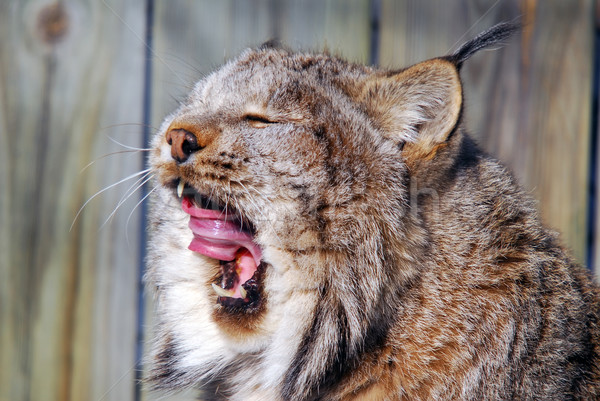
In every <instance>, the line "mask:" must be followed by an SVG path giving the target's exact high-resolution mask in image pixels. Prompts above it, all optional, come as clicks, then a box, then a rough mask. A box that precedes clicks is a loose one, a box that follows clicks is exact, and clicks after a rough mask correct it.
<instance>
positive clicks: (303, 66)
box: [147, 24, 600, 401]
mask: <svg viewBox="0 0 600 401" xmlns="http://www.w3.org/2000/svg"><path fill="white" fill-rule="evenodd" d="M514 30H515V27H514V26H513V25H510V24H503V25H499V26H496V27H494V28H492V29H491V30H489V31H487V32H485V33H484V34H482V35H480V36H478V37H477V38H476V39H474V40H473V41H471V42H469V43H467V44H465V45H464V46H463V47H462V48H461V49H460V50H459V51H458V52H457V53H455V54H453V55H451V56H447V57H442V58H438V59H433V60H429V61H425V62H423V63H420V64H417V65H415V66H412V67H409V68H407V69H403V70H399V71H388V70H383V69H378V68H375V67H366V66H361V65H354V64H351V63H348V62H346V61H343V60H340V59H338V58H335V57H332V56H330V55H327V54H305V53H293V52H290V51H287V50H284V49H281V48H278V47H273V46H265V47H262V48H259V49H256V50H248V51H246V52H244V53H243V54H242V55H240V56H239V57H238V58H236V59H234V60H232V61H231V62H229V63H228V64H226V65H225V66H223V67H222V68H221V69H219V70H217V71H216V72H214V73H213V74H211V75H209V76H208V77H206V78H205V79H203V80H201V81H200V82H199V83H198V84H197V85H196V87H195V88H194V90H193V91H192V92H191V94H190V95H189V97H188V99H187V100H186V101H185V102H183V104H182V105H181V106H180V107H179V109H178V110H177V111H175V112H174V113H173V114H172V115H170V116H169V117H167V118H166V120H165V122H164V123H163V125H162V127H161V129H160V131H159V133H158V134H157V135H156V137H155V139H154V145H153V147H154V150H153V153H152V156H151V163H152V166H153V170H154V172H155V173H156V176H157V178H158V183H157V188H156V190H155V191H154V199H153V202H152V213H151V220H150V221H151V241H150V245H149V257H148V274H147V282H148V284H149V286H150V288H151V289H152V290H153V291H154V293H155V294H156V299H157V311H156V316H157V317H156V318H157V327H156V332H155V345H154V351H153V353H152V355H151V356H150V360H151V363H152V372H151V374H150V377H149V380H150V381H151V382H152V383H153V384H154V385H155V386H156V387H158V388H166V389H175V390H179V389H183V388H186V387H195V388H198V389H200V390H201V391H202V392H203V397H204V398H203V399H206V400H225V399H227V400H298V401H299V400H450V399H460V400H484V399H487V400H512V399H523V400H540V399H544V400H551V399H556V400H567V399H589V400H592V399H597V398H598V396H599V392H600V391H599V384H598V383H599V382H600V377H599V373H600V372H599V365H598V364H599V358H600V357H599V354H598V352H599V349H598V347H599V344H600V339H599V333H600V330H599V328H598V317H599V313H600V309H599V308H600V302H599V299H600V298H599V296H598V288H597V287H596V285H595V284H594V283H593V281H592V279H591V278H590V276H589V274H588V273H587V271H586V270H585V269H584V268H582V267H580V266H579V265H577V264H576V263H575V262H573V260H572V259H571V258H570V256H569V255H568V253H567V252H566V251H565V250H564V249H563V248H562V247H561V246H560V244H559V242H558V240H557V238H556V236H555V235H554V234H553V233H552V232H551V231H548V230H547V229H545V228H544V227H543V226H542V225H541V223H540V221H539V218H538V214H537V212H536V210H535V207H534V203H533V202H532V201H531V200H530V199H529V197H528V196H527V195H526V194H524V193H523V191H522V190H521V189H520V188H519V186H518V184H517V183H516V182H515V180H514V178H513V177H512V175H511V174H510V173H509V172H508V171H507V170H506V169H505V168H504V167H502V165H501V164H499V163H498V162H497V161H495V160H493V159H492V158H490V157H489V156H487V155H485V154H484V153H482V152H481V151H480V150H479V149H478V148H477V146H476V145H475V144H474V142H473V141H472V140H471V139H470V138H469V136H468V135H467V134H465V133H464V131H463V129H462V127H461V124H460V117H461V113H462V86H461V82H460V78H459V67H460V65H462V63H463V62H464V61H466V59H467V58H468V57H469V56H471V55H472V54H473V53H474V52H475V51H477V50H479V49H481V48H483V47H487V46H490V45H493V44H496V43H498V42H499V41H501V40H504V39H505V38H506V37H507V36H508V35H509V34H510V33H511V32H513V31H514ZM172 129H185V130H187V131H189V132H192V133H193V134H194V135H195V137H196V138H197V141H198V146H199V149H200V150H198V151H195V152H194V153H192V154H191V155H190V157H189V159H187V160H184V161H182V160H179V161H178V160H174V159H173V158H172V157H171V149H170V146H169V144H168V143H167V142H166V140H165V135H166V133H167V132H169V130H172ZM178 180H184V181H185V182H186V183H188V184H189V186H190V187H191V188H193V189H194V190H195V191H197V192H199V193H203V194H207V195H210V196H211V197H213V198H215V199H218V200H219V201H220V202H222V203H223V204H225V205H227V206H228V207H231V208H232V209H235V210H237V211H239V213H240V214H241V216H242V217H243V219H245V220H246V221H247V222H248V223H249V224H251V225H252V227H253V228H254V230H255V235H254V241H255V242H256V243H257V244H258V245H260V247H261V250H262V253H263V263H264V266H265V267H264V269H265V270H264V276H263V278H262V284H261V285H262V303H261V308H260V309H259V310H258V311H252V313H250V312H248V313H245V312H243V311H242V312H232V311H228V310H225V309H224V308H223V307H222V305H219V304H217V303H216V302H215V300H216V296H215V294H214V293H213V292H212V289H211V283H212V282H214V279H215V275H216V274H217V272H218V269H219V262H218V261H215V260H212V259H210V258H207V257H205V256H203V255H200V254H197V253H194V252H192V251H190V250H188V249H187V245H188V244H189V242H190V240H191V239H192V233H191V232H190V230H189V229H188V227H187V222H188V218H189V216H187V215H186V214H185V213H183V211H182V210H181V207H180V204H179V203H180V201H179V200H178V199H177V196H176V195H175V190H174V186H175V183H176V182H178Z"/></svg>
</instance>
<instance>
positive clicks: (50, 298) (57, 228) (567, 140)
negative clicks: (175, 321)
mask: <svg viewBox="0 0 600 401" xmlns="http://www.w3.org/2000/svg"><path fill="white" fill-rule="evenodd" d="M381 4H382V14H381V16H382V21H381V28H382V30H381V36H380V43H379V48H380V54H381V58H380V64H382V65H385V66H394V67H402V66H406V65H409V64H412V63H414V62H418V61H421V60H424V59H427V58H430V57H436V56H439V55H442V54H446V53H448V52H450V51H452V50H454V49H455V48H456V46H457V45H458V44H459V43H460V42H463V41H465V40H468V39H469V38H471V37H473V36H474V35H475V34H476V33H478V32H480V31H482V30H483V29H486V28H488V27H489V26H491V25H493V24H494V23H496V22H499V21H501V20H507V19H512V18H514V17H516V16H518V15H522V18H523V20H524V22H525V23H526V26H525V29H524V31H523V33H522V35H520V36H518V37H516V38H515V39H514V40H512V41H511V43H510V44H509V46H507V47H505V48H503V49H501V50H498V51H495V52H484V53H482V54H478V55H476V56H475V57H473V59H472V60H470V61H469V62H468V63H467V64H466V65H465V67H464V70H463V77H464V84H465V89H466V94H465V105H466V120H465V125H466V127H467V129H468V130H469V131H470V132H472V133H473V134H474V135H475V137H476V138H478V140H479V142H480V143H481V144H482V145H483V147H484V148H485V149H486V150H488V151H489V152H490V153H492V154H494V155H496V156H498V157H499V158H500V159H501V160H503V161H504V162H505V163H506V164H507V165H509V166H510V167H511V168H512V169H513V170H514V171H515V173H516V175H517V177H518V178H519V179H520V180H521V182H522V183H523V184H524V186H525V188H527V189H528V190H530V191H531V192H532V194H533V196H535V197H536V198H537V199H539V200H540V203H541V209H542V214H543V218H544V220H545V221H546V222H547V223H548V224H549V225H551V226H554V227H556V228H557V229H559V230H560V231H562V232H563V234H564V235H563V238H564V239H565V242H566V243H567V244H568V245H570V246H571V247H573V248H574V251H575V255H576V256H577V258H578V259H579V260H581V261H583V256H584V254H585V247H586V241H585V235H586V233H585V222H586V218H587V216H586V206H587V197H586V196H587V187H586V185H587V183H586V180H587V177H588V164H589V141H590V136H589V135H590V132H589V131H590V117H591V115H590V113H591V112H592V111H591V104H590V102H591V92H590V91H591V87H592V70H591V69H592V57H593V49H592V44H593V29H594V21H593V16H594V13H593V11H594V10H593V7H594V1H593V0H569V1H561V0H548V1H543V2H542V1H537V0H521V1H518V0H501V1H498V0H451V1H442V0H396V1H393V0H381ZM369 5H370V0H348V1H345V0H327V1H321V0H303V1H294V0H285V1H280V0H223V1H211V0H202V1H194V2H191V1H187V0H170V1H168V2H155V7H156V15H155V16H156V18H155V21H154V23H155V25H154V32H153V33H154V38H155V48H154V56H153V59H152V63H153V68H154V72H155V75H154V79H153V81H152V88H151V89H152V92H153V98H152V105H153V107H152V125H153V126H154V127H158V125H159V124H160V121H161V120H162V118H163V117H164V116H165V115H166V114H167V113H168V112H170V111H172V110H173V109H174V108H175V107H176V105H177V101H178V99H181V98H182V97H183V96H184V95H185V94H186V93H187V92H188V90H189V89H190V87H191V85H192V84H193V83H194V82H195V81H196V80H197V79H199V78H201V77H202V76H204V75H206V74H207V73H209V72H210V71H211V70H213V69H215V68H217V67H218V66H219V65H221V64H222V63H223V62H224V61H226V60H227V59H229V58H231V57H233V56H235V55H236V54H238V53H239V52H240V51H241V50H242V49H244V48H245V47H249V46H256V45H258V44H260V43H262V42H264V41H266V40H269V39H273V38H278V39H281V40H282V42H283V43H285V44H287V45H289V46H290V47H291V48H293V49H306V50H322V49H324V48H327V49H328V50H329V51H331V52H332V53H334V54H339V55H342V56H344V57H345V58H348V59H350V60H353V61H358V62H367V61H368V57H369V53H370V51H371V49H370V48H369V46H370V39H371V38H370V25H369V24H370V20H369ZM144 13H145V2H144V0H134V1H127V2H119V1H117V0H102V1H99V2H85V1H82V0H72V1H68V2H52V1H49V0H29V1H26V0H22V1H16V2H13V1H1V2H0V190H1V195H0V400H2V401H4V400H11V401H13V400H29V399H32V400H38V399H40V400H42V399H43V400H88V399H89V400H131V399H134V385H135V383H134V377H135V375H134V370H133V368H134V364H135V362H136V361H135V346H136V339H135V333H136V314H137V306H138V305H137V296H138V294H137V291H138V286H137V284H138V283H137V280H138V277H137V269H138V264H139V262H140V261H139V253H140V248H139V247H140V244H139V238H140V230H139V229H140V226H141V222H140V216H139V213H137V212H134V213H133V214H132V217H131V220H129V221H128V217H129V212H130V210H131V208H132V207H133V206H134V205H135V203H136V202H137V201H138V200H139V195H137V194H136V195H134V196H133V197H132V200H130V201H129V202H128V203H127V204H126V205H124V207H123V210H122V211H120V212H118V213H117V214H116V215H115V217H114V219H113V220H112V221H111V222H110V223H108V224H106V225H105V226H103V227H102V228H100V227H101V226H102V224H103V222H104V220H105V219H106V218H107V217H108V216H109V215H110V213H111V212H112V210H113V209H114V207H115V206H116V205H117V204H118V203H119V200H120V198H121V196H123V194H124V193H125V191H126V190H127V188H128V184H122V185H120V186H118V187H116V188H114V189H111V190H108V191H106V192H105V193H102V194H101V195H100V196H98V197H97V198H95V199H94V200H92V201H91V202H90V203H89V204H88V205H87V206H86V208H85V210H84V212H83V213H82V214H81V216H80V217H79V219H78V221H77V222H76V224H75V225H74V226H73V229H72V230H70V226H71V223H72V221H73V218H74V217H75V215H76V213H77V211H78V209H79V208H80V207H81V205H82V204H83V203H84V202H85V201H86V200H88V199H89V198H90V197H91V196H93V195H94V194H95V193H96V192H98V191H99V190H101V189H102V188H105V187H107V186H109V185H111V184H113V183H115V182H117V181H118V180H119V179H121V178H123V177H126V176H128V175H129V174H132V173H134V172H136V171H138V170H140V169H141V168H142V165H143V155H142V154H140V153H132V154H119V155H115V156H110V157H107V158H104V159H100V160H98V161H97V162H95V163H94V164H93V165H92V166H91V167H89V168H87V169H86V170H85V171H84V172H82V173H81V172H80V171H81V170H82V168H83V167H84V166H85V165H86V164H88V163H89V162H90V161H92V160H94V159H97V158H99V157H101V156H103V155H106V154H108V153H111V152H118V151H121V150H124V149H123V148H122V147H120V146H118V145H116V144H114V143H112V142H111V141H110V139H108V138H107V136H111V137H114V138H116V139H117V140H119V141H121V142H125V143H127V144H129V145H133V146H141V145H142V143H141V141H142V139H141V127H140V126H139V125H137V124H140V123H141V119H142V110H141V109H142V104H143V99H142V94H143V90H144V88H143V71H144V68H143V63H144V52H145V44H144V43H143V37H144V19H145V14H144ZM595 112H597V111H595ZM130 123H133V124H134V125H122V124H130ZM134 181H135V179H134V180H132V181H130V182H131V183H133V182H134ZM598 225H599V227H600V223H598ZM598 231H599V229H597V232H598ZM597 246H598V244H597V245H596V247H597ZM595 265H596V266H600V255H599V253H598V252H596V263H595ZM151 312H152V309H151V308H148V310H147V314H148V316H151ZM150 323H151V322H150V321H148V322H147V323H146V326H147V327H149V326H150ZM142 396H143V398H144V399H148V400H156V399H172V400H184V399H192V397H193V394H192V393H187V394H184V395H179V396H174V397H172V398H168V397H167V398H164V397H165V396H164V394H158V393H148V392H144V393H143V394H142Z"/></svg>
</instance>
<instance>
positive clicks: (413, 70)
mask: <svg viewBox="0 0 600 401" xmlns="http://www.w3.org/2000/svg"><path fill="white" fill-rule="evenodd" d="M363 104H364V105H365V107H366V109H367V112H368V113H369V115H370V116H371V117H372V119H373V121H374V122H375V124H376V125H377V126H378V127H379V128H380V129H381V131H382V132H383V134H384V135H385V136H386V137H387V138H390V139H392V140H394V141H396V142H397V143H398V144H399V145H401V146H404V145H405V144H407V145H409V147H410V148H411V152H413V153H414V152H415V151H416V153H418V154H420V155H423V156H425V155H428V154H430V153H431V152H433V151H434V150H435V149H436V148H437V147H438V145H440V144H442V143H444V142H445V141H446V139H448V136H449V135H450V133H451V132H452V130H453V129H454V128H455V126H456V124H457V123H458V119H459V116H460V111H461V106H462V87H461V83H460V78H459V76H458V69H457V67H456V65H455V64H454V63H452V62H450V61H448V60H445V59H433V60H429V61H425V62H422V63H419V64H416V65H414V66H412V67H410V68H408V69H406V70H403V71H401V72H399V73H396V74H393V75H385V76H376V77H372V78H371V79H370V80H369V81H368V82H367V83H366V85H365V87H364V90H363Z"/></svg>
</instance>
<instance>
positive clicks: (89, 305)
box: [0, 0, 144, 401]
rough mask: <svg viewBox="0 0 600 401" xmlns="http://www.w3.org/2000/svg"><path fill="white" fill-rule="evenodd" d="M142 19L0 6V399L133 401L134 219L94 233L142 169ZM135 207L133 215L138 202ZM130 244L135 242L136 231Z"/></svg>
mask: <svg viewBox="0 0 600 401" xmlns="http://www.w3.org/2000/svg"><path fill="white" fill-rule="evenodd" d="M143 27H144V7H143V2H142V1H131V2H126V3H122V2H116V1H102V2H84V1H69V2H64V3H63V2H60V3H59V2H49V1H37V0H34V1H20V2H1V3H0V32H1V34H2V40H1V41H0V99H1V100H0V148H1V150H0V159H1V160H0V167H1V169H0V171H1V172H0V188H2V196H1V197H0V213H1V214H0V216H1V218H2V222H1V224H0V244H2V245H0V247H1V248H0V249H1V251H2V252H0V272H1V273H0V275H1V278H2V280H1V281H2V284H0V286H1V287H0V289H1V295H0V296H1V299H0V303H1V307H0V308H1V309H0V327H1V328H2V329H1V332H2V336H1V337H0V341H1V347H0V349H1V351H0V352H1V356H0V363H1V365H0V399H2V400H61V401H62V400H84V399H90V400H101V399H102V400H126V399H130V398H131V397H132V396H133V393H134V382H133V377H134V375H133V373H134V372H133V370H131V369H130V368H131V367H132V366H133V364H134V362H135V358H134V355H135V354H134V350H135V337H134V335H135V330H136V307H137V299H136V290H137V258H138V256H139V255H138V253H139V252H138V247H139V244H138V240H137V238H138V235H139V234H138V233H137V232H139V230H138V227H137V226H138V225H139V216H137V214H135V213H134V217H133V218H132V220H131V222H130V225H131V227H130V228H134V229H130V231H129V243H128V242H127V241H126V239H125V230H126V219H127V215H128V214H127V213H120V214H118V215H117V216H116V218H115V222H114V223H111V224H107V225H106V226H105V227H103V228H100V226H101V224H102V222H103V220H104V218H106V217H107V216H108V215H109V214H110V212H111V210H112V209H113V208H114V206H115V205H116V204H117V203H118V201H119V198H120V197H121V195H122V194H123V193H124V190H125V189H126V187H124V188H123V189H122V190H119V189H117V190H115V191H107V192H106V193H105V194H103V196H102V197H101V198H98V199H97V200H94V201H93V202H92V203H90V205H89V207H86V209H85V211H84V212H83V214H82V215H81V216H80V217H79V219H78V221H77V222H76V224H75V225H74V226H73V229H72V230H70V226H71V223H72V222H73V219H74V217H75V215H76V213H77V210H78V209H79V208H80V207H81V205H82V204H83V203H84V202H85V201H86V200H87V199H89V198H90V197H91V196H92V195H93V194H94V193H96V192H97V191H98V190H100V189H102V188H103V187H105V186H107V185H109V184H112V183H114V182H116V181H117V180H118V179H120V178H121V177H124V176H126V175H127V174H130V173H132V172H134V171H136V170H139V169H140V168H141V163H142V162H141V156H140V155H133V156H122V155H121V156H116V157H112V158H110V159H104V160H100V161H98V162H97V163H95V164H94V165H93V166H92V167H90V168H89V169H87V170H85V171H84V172H83V173H82V172H81V170H82V168H83V167H84V166H85V165H86V164H88V163H89V162H90V161H92V160H94V159H96V158H98V157H100V156H102V155H104V154H107V153H109V152H113V151H115V150H120V149H119V147H118V146H116V145H114V144H113V143H112V142H111V141H110V140H109V139H108V138H107V135H110V136H113V137H115V138H117V139H119V140H121V141H124V142H127V143H129V144H131V145H134V146H139V145H140V136H139V132H140V129H139V127H138V126H134V127H127V126H122V127H115V128H107V127H109V126H111V125H114V124H119V123H139V122H140V120H141V104H142V101H141V96H142V93H143V92H142V75H141V73H140V72H141V71H143V48H144V46H143V43H141V42H140V41H139V40H138V38H137V37H138V36H140V35H142V34H143ZM134 203H135V202H134ZM136 231H137V232H136Z"/></svg>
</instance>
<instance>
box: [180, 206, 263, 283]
mask: <svg viewBox="0 0 600 401" xmlns="http://www.w3.org/2000/svg"><path fill="white" fill-rule="evenodd" d="M182 208H183V211H184V212H186V213H187V214H189V215H190V223H189V227H190V229H191V230H192V233H193V234H194V239H193V240H192V242H191V243H190V245H189V246H188V249H190V250H191V251H194V252H198V253H201V254H202V255H205V256H208V257H210V258H213V259H218V260H223V261H231V260H234V259H235V258H236V255H237V254H238V252H239V251H240V250H241V249H242V248H245V249H247V250H248V251H249V252H250V254H251V255H252V258H240V264H239V267H240V268H241V272H240V273H239V276H240V277H239V278H240V283H245V282H246V281H247V280H249V279H250V278H251V277H252V275H253V274H254V272H255V271H256V268H257V266H258V265H259V264H260V259H261V251H260V247H258V246H257V245H256V244H255V243H254V242H253V241H252V233H250V232H248V231H246V230H244V229H243V228H242V227H241V225H240V223H239V222H238V221H236V220H235V219H234V218H232V216H227V215H226V214H224V213H222V212H221V211H219V210H209V209H201V208H199V207H197V206H196V205H194V204H193V202H192V201H191V200H190V199H189V198H188V197H184V198H183V201H182Z"/></svg>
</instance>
